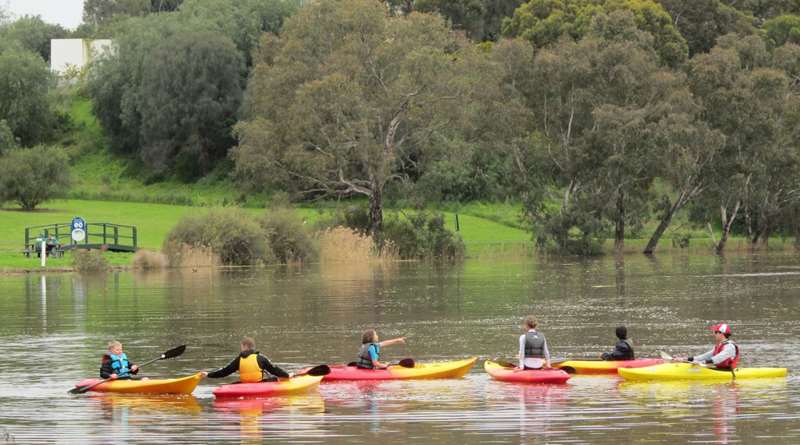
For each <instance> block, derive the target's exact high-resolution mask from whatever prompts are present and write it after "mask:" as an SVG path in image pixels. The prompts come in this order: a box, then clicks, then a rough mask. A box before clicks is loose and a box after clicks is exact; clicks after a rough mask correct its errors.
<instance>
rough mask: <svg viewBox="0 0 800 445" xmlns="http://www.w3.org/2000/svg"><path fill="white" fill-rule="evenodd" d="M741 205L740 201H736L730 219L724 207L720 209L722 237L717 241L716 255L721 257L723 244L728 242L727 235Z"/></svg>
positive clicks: (723, 249) (723, 248)
mask: <svg viewBox="0 0 800 445" xmlns="http://www.w3.org/2000/svg"><path fill="white" fill-rule="evenodd" d="M741 205H742V202H741V201H736V206H735V207H734V208H733V213H731V217H730V219H728V217H727V211H726V207H725V206H721V207H720V213H721V216H722V236H721V237H720V239H719V243H718V244H717V254H718V255H722V253H723V252H724V251H725V244H726V243H727V242H728V235H729V234H730V233H731V228H732V227H733V221H734V220H735V219H736V214H737V213H739V207H740V206H741Z"/></svg>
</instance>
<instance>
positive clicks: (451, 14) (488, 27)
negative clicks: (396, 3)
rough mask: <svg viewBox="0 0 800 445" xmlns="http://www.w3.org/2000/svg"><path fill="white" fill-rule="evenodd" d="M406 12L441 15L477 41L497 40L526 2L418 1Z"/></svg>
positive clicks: (493, 0)
mask: <svg viewBox="0 0 800 445" xmlns="http://www.w3.org/2000/svg"><path fill="white" fill-rule="evenodd" d="M404 3H405V4H407V5H408V6H406V7H404V8H403V9H404V10H405V11H406V13H409V12H411V11H410V10H411V9H413V10H415V11H419V12H438V13H439V14H441V15H443V16H444V17H445V18H447V20H448V21H449V22H450V23H451V24H452V25H453V28H455V29H459V30H463V31H464V32H466V34H467V36H468V37H469V38H471V39H473V40H477V41H485V40H497V39H498V38H499V37H500V25H501V24H502V22H503V19H504V18H507V17H511V15H512V14H514V10H515V9H517V7H519V6H520V5H521V4H523V3H524V0H457V1H452V0H416V1H407V2H404Z"/></svg>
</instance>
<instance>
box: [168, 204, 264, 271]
mask: <svg viewBox="0 0 800 445" xmlns="http://www.w3.org/2000/svg"><path fill="white" fill-rule="evenodd" d="M185 245H186V246H190V247H195V248H197V247H199V248H210V249H211V250H212V251H213V252H214V253H215V254H217V255H219V258H220V260H221V261H222V263H223V264H226V265H251V264H258V263H269V262H270V261H271V260H272V255H271V250H270V248H269V240H268V239H267V237H266V235H265V233H264V230H263V229H262V228H261V226H259V225H258V223H257V222H256V221H255V220H254V218H252V217H251V216H250V215H248V214H247V213H245V212H244V211H242V210H239V209H232V208H225V209H216V210H211V211H209V212H208V213H206V214H204V215H191V216H185V217H184V218H183V219H181V220H180V221H178V224H177V225H176V226H175V227H174V228H173V229H172V230H171V231H170V232H169V234H168V235H167V238H166V240H165V241H164V251H165V252H166V253H167V255H168V256H169V257H170V261H171V262H173V259H174V258H175V257H176V256H177V255H179V254H180V251H181V249H183V246H185Z"/></svg>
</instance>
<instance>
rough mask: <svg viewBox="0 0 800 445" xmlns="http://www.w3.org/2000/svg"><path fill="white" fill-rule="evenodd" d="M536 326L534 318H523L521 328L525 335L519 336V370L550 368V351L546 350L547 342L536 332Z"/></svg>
mask: <svg viewBox="0 0 800 445" xmlns="http://www.w3.org/2000/svg"><path fill="white" fill-rule="evenodd" d="M537 325H538V323H537V321H536V317H534V316H533V315H529V316H527V317H525V322H524V323H523V325H522V327H523V329H524V330H525V333H524V334H522V335H520V336H519V367H520V369H541V368H542V366H544V367H545V368H549V367H550V351H549V350H548V349H547V340H546V339H545V338H544V334H542V333H541V332H538V331H537V330H536V326H537Z"/></svg>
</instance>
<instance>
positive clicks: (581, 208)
mask: <svg viewBox="0 0 800 445" xmlns="http://www.w3.org/2000/svg"><path fill="white" fill-rule="evenodd" d="M652 44H653V43H652V37H651V36H650V35H649V34H648V33H645V32H642V31H640V30H638V28H637V26H636V24H635V18H634V16H633V15H632V14H631V13H630V12H626V11H617V12H613V13H611V14H609V15H605V14H600V15H598V16H596V17H595V18H594V19H593V21H592V25H591V31H590V32H589V33H588V35H587V36H586V37H584V38H583V39H581V40H580V41H578V42H574V41H571V40H562V41H561V42H560V43H558V44H557V45H555V46H553V47H550V48H545V49H543V50H542V51H540V52H538V54H537V56H536V58H535V60H534V63H533V69H532V71H533V80H534V81H533V82H532V83H531V84H530V86H529V88H530V89H529V90H528V91H526V96H527V97H528V100H529V105H530V106H531V107H532V109H533V110H534V112H537V117H538V119H537V120H538V121H539V125H538V129H539V131H540V132H541V134H542V135H543V136H544V138H543V139H540V140H536V141H535V142H536V145H538V146H539V147H540V148H539V149H538V152H539V153H540V154H539V155H538V156H534V157H532V158H531V159H532V160H533V161H534V162H533V163H532V164H531V165H530V167H529V168H530V169H533V170H537V171H552V172H553V175H552V180H553V185H554V186H556V187H557V188H558V189H559V190H561V196H560V199H559V201H560V209H559V210H558V212H557V213H553V212H552V211H550V210H549V209H548V208H547V206H543V205H541V204H536V203H535V202H534V203H528V206H527V207H528V209H529V212H530V213H531V214H532V216H533V218H534V220H535V221H538V223H537V224H538V225H539V226H540V228H541V231H542V236H547V234H548V233H550V234H552V238H553V239H554V240H555V241H556V243H558V244H559V245H560V247H561V248H562V249H566V250H573V249H571V248H569V246H568V245H567V244H568V243H571V242H572V241H570V237H571V236H572V235H570V234H571V233H572V231H573V230H577V231H578V232H580V234H579V235H578V238H579V239H582V240H583V241H582V242H581V243H579V244H580V245H579V246H578V251H581V252H582V251H585V250H587V246H586V245H585V244H586V242H588V241H589V240H590V238H592V237H595V238H599V237H600V236H601V235H602V232H604V230H605V227H606V222H608V223H610V224H611V226H613V232H614V240H615V247H616V249H618V250H619V249H621V248H622V246H623V243H624V238H625V234H626V230H627V229H628V228H630V227H632V228H634V229H637V228H639V227H641V225H642V222H643V220H644V218H646V216H647V215H648V210H647V209H648V206H649V201H650V200H651V196H650V185H651V183H652V181H653V179H654V177H655V176H656V175H657V174H658V164H659V161H660V160H659V157H658V150H659V148H658V147H657V145H656V143H657V141H658V139H659V132H660V131H661V130H662V128H661V127H662V121H663V120H665V119H668V118H669V116H670V114H671V113H673V109H674V108H676V107H679V106H680V102H679V101H677V100H675V98H674V96H675V95H676V94H677V93H676V91H680V89H681V88H682V84H683V79H682V78H681V77H680V76H679V75H676V74H674V73H672V72H670V71H668V70H664V69H663V68H661V67H660V66H659V63H658V57H657V56H656V54H655V51H654V50H653V46H652ZM538 198H540V199H541V198H543V197H542V196H538ZM589 250H591V249H589Z"/></svg>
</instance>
